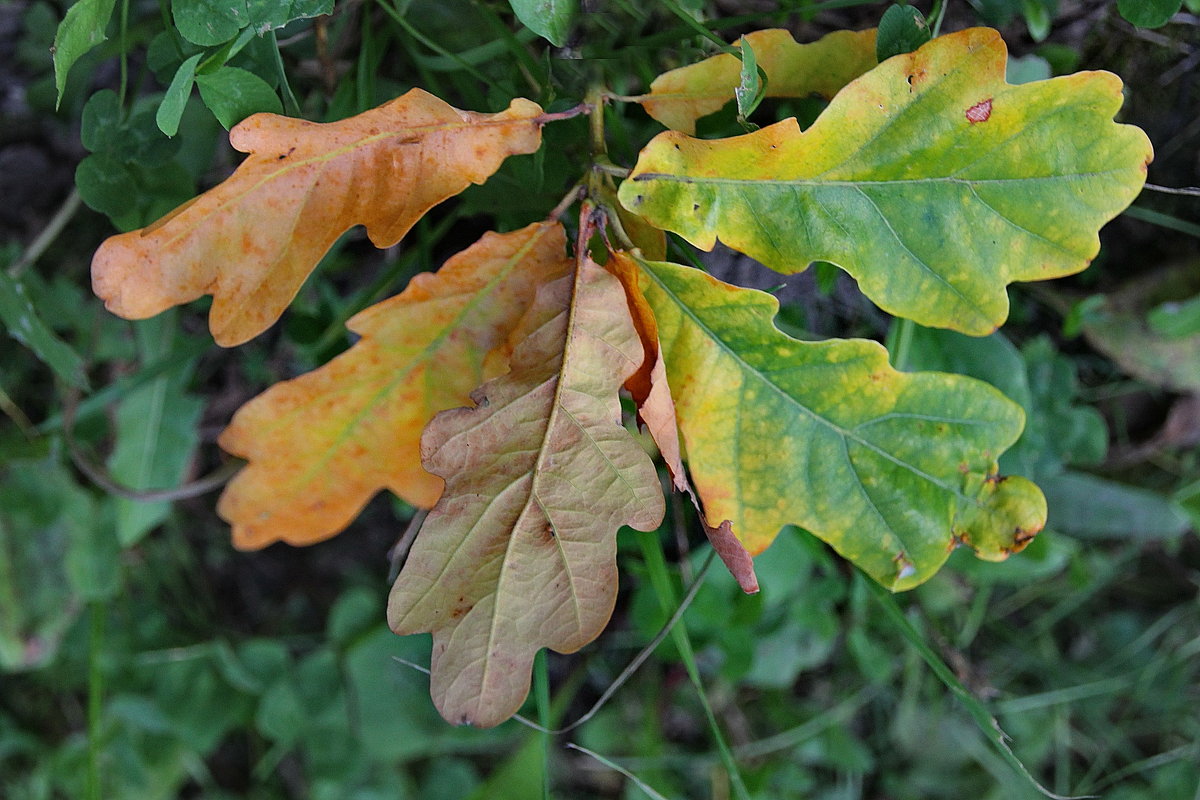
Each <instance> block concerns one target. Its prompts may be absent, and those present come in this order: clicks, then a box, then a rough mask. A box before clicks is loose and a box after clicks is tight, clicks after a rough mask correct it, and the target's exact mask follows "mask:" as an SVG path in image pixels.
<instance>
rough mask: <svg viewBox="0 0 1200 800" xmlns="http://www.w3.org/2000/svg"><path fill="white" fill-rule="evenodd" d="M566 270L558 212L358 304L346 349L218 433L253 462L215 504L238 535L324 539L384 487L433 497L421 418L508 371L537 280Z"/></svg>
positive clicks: (247, 541) (249, 544)
mask: <svg viewBox="0 0 1200 800" xmlns="http://www.w3.org/2000/svg"><path fill="white" fill-rule="evenodd" d="M571 269H572V263H571V261H570V259H568V258H567V255H566V236H565V234H564V232H563V228H562V226H561V225H559V224H558V223H552V222H541V223H537V224H534V225H530V226H528V227H526V228H523V229H521V230H519V231H514V232H512V233H506V234H496V233H488V234H485V235H484V236H483V238H482V239H480V240H479V241H478V242H476V243H475V244H473V245H472V246H471V247H469V248H467V249H466V250H464V251H462V252H461V253H459V254H457V255H455V256H454V257H453V258H451V259H450V260H449V261H447V262H446V263H445V264H444V265H443V266H442V268H441V269H440V270H439V271H438V272H436V273H426V274H422V275H417V276H416V277H415V278H413V279H412V281H411V282H410V283H409V285H408V287H407V288H406V289H405V290H404V291H403V292H402V293H400V294H399V295H397V296H396V297H393V298H391V299H389V300H385V301H384V302H382V303H378V304H377V305H374V306H372V307H370V308H368V309H366V310H365V311H363V312H361V313H359V314H357V315H356V316H355V317H353V318H352V319H351V320H350V322H349V323H348V327H349V328H350V330H352V331H354V332H355V333H357V334H359V335H360V336H361V337H362V338H361V339H360V340H359V341H358V342H357V343H356V344H355V345H354V346H353V347H352V348H350V349H349V350H348V351H346V352H345V353H343V354H342V355H340V356H338V357H337V358H335V359H334V360H333V361H331V362H329V363H328V364H326V365H324V366H323V367H321V368H320V369H317V370H314V371H312V372H310V373H308V374H306V375H302V376H300V377H299V378H295V379H293V380H290V381H284V382H282V383H279V384H276V385H275V386H272V387H271V388H270V389H268V390H267V391H266V392H264V393H263V394H261V395H259V396H258V397H256V398H254V399H253V400H251V401H250V402H249V403H247V404H246V405H245V406H243V407H242V408H241V409H240V410H239V411H238V412H237V414H236V415H235V416H234V418H233V422H232V423H231V424H230V425H229V427H228V428H226V429H225V431H224V432H223V433H222V434H221V438H220V445H221V446H222V447H223V448H225V449H226V450H227V451H229V452H230V453H233V454H234V455H237V456H241V457H242V458H245V459H247V460H248V461H249V462H250V463H249V465H248V466H247V467H246V468H245V469H243V470H242V471H241V472H240V473H238V475H237V477H235V478H234V479H233V481H232V482H231V483H230V484H229V486H228V487H227V488H226V489H225V493H224V494H223V495H222V496H221V501H220V504H219V506H218V511H219V512H220V514H221V516H222V517H224V518H225V519H226V520H227V521H228V522H230V523H231V524H232V525H233V541H234V544H235V545H236V546H237V547H239V548H243V549H251V548H258V547H263V546H265V545H268V544H270V543H272V542H274V541H279V540H282V541H286V542H288V543H290V544H297V545H303V544H312V543H313V542H317V541H320V540H322V539H327V538H329V537H330V536H333V535H335V534H337V533H338V532H340V531H341V530H342V529H343V528H344V527H345V526H346V525H348V524H349V523H350V521H351V520H352V519H353V518H354V517H355V516H356V515H357V514H358V512H359V511H360V510H361V509H362V507H363V506H364V505H365V504H366V502H367V501H368V500H369V499H370V498H371V496H372V495H374V494H375V493H376V492H377V491H379V490H380V489H383V488H387V489H390V490H391V491H392V492H394V493H396V494H397V495H399V496H400V497H402V498H404V499H405V500H406V501H408V502H409V503H412V504H413V505H416V506H422V507H425V508H428V507H430V506H432V505H433V504H434V503H435V502H436V501H437V498H438V495H440V494H441V491H442V479H441V478H438V477H436V476H434V475H430V474H429V473H428V472H426V471H425V469H424V468H423V467H422V466H421V458H420V438H421V430H422V429H423V428H424V427H425V424H426V423H427V422H428V421H429V420H430V419H431V418H432V417H433V415H434V414H436V413H437V412H439V411H443V410H445V409H448V408H455V407H457V406H461V405H463V404H465V403H467V402H469V400H470V393H471V390H473V389H474V388H475V387H477V386H479V384H481V383H483V382H484V381H485V380H488V379H490V378H494V377H496V376H497V375H500V374H503V372H504V371H505V370H507V368H508V356H509V353H510V350H509V345H508V336H509V335H510V334H511V333H512V331H513V330H514V329H515V328H516V326H517V324H518V322H519V321H520V319H521V317H522V315H523V314H524V313H525V311H526V310H527V309H528V308H529V307H530V304H531V303H532V302H533V298H534V295H535V293H536V291H537V287H538V286H540V285H542V284H543V283H547V282H549V281H552V280H554V279H556V278H559V277H561V276H562V275H565V274H566V273H568V272H570V270H571Z"/></svg>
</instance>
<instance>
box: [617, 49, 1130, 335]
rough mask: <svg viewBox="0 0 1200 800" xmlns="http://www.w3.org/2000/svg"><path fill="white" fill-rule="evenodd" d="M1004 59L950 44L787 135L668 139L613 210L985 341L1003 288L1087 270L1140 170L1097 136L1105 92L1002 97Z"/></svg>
mask: <svg viewBox="0 0 1200 800" xmlns="http://www.w3.org/2000/svg"><path fill="white" fill-rule="evenodd" d="M1005 60H1006V50H1005V47H1004V42H1003V41H1002V40H1001V39H1000V36H999V34H997V33H996V32H995V31H992V30H987V29H981V28H980V29H971V30H966V31H962V32H960V33H955V34H950V35H948V36H942V37H940V38H937V39H934V40H933V41H931V42H930V43H929V44H927V45H925V46H923V47H922V48H920V49H919V50H917V51H916V52H915V53H907V54H904V55H900V56H896V57H894V58H891V59H889V60H888V61H886V62H884V63H883V64H881V65H879V66H878V67H876V68H875V69H874V70H872V71H871V72H868V73H867V74H866V75H864V76H862V77H861V78H859V79H857V80H855V81H854V82H852V83H851V84H849V85H848V86H846V87H845V88H844V89H843V90H842V91H841V92H839V93H838V95H837V96H836V97H835V98H834V99H833V101H832V102H831V103H830V104H829V106H828V107H827V108H826V109H825V111H824V112H823V113H822V114H821V116H820V117H819V118H818V119H817V121H816V122H815V123H814V124H813V125H812V127H810V128H809V129H808V130H806V131H804V132H803V133H801V131H800V128H799V126H798V125H797V124H796V121H795V120H794V119H790V120H784V121H783V122H779V123H777V124H775V125H771V126H768V127H765V128H763V129H761V130H759V131H756V132H754V133H751V134H748V135H745V136H738V137H734V138H731V139H722V140H716V141H701V140H698V139H692V138H690V137H688V136H685V135H684V134H681V133H677V132H674V131H668V132H666V133H663V134H660V135H659V136H657V137H655V139H654V140H653V141H651V142H650V144H649V145H647V146H646V148H645V149H644V150H643V151H642V153H641V156H640V157H639V159H638V163H637V166H636V167H635V169H634V171H633V173H632V174H631V176H630V178H629V180H626V181H625V182H624V183H623V184H622V185H621V187H620V190H619V196H620V198H621V202H622V203H623V204H624V205H625V206H626V207H627V208H628V209H630V210H631V211H635V212H637V213H639V214H641V215H642V216H644V217H646V218H647V219H648V220H649V221H650V222H651V223H653V224H655V225H659V226H661V227H665V228H667V229H669V230H672V231H675V232H676V233H679V234H681V235H682V236H683V237H684V238H686V239H687V240H688V241H690V242H692V243H693V244H694V245H696V246H697V247H700V248H702V249H705V250H710V249H712V247H713V246H714V244H715V243H716V240H717V237H720V239H721V240H722V241H723V242H725V243H726V244H727V245H729V246H730V247H733V248H734V249H736V250H740V251H741V252H743V253H746V254H747V255H749V256H752V257H754V258H756V259H758V260H759V261H761V262H762V263H764V264H766V265H767V266H768V267H771V268H772V269H775V270H778V271H780V272H784V273H792V272H799V271H801V270H803V269H805V268H806V267H807V266H808V264H809V263H811V262H813V261H818V260H822V261H829V262H832V263H835V264H838V265H839V266H841V267H842V268H843V269H845V270H846V271H847V272H849V273H850V274H851V275H853V276H854V277H855V278H856V279H857V280H858V282H859V286H860V288H861V289H862V290H863V292H864V293H865V294H866V295H867V296H868V297H870V298H871V299H872V300H874V301H875V303H876V304H878V305H879V306H880V307H881V308H883V309H884V310H886V311H888V312H890V313H892V314H896V315H898V316H904V317H908V318H910V319H913V320H915V321H916V322H919V323H921V324H923V325H927V326H931V327H945V328H953V329H956V330H960V331H963V332H965V333H970V334H975V335H982V334H987V333H990V332H991V331H992V330H993V329H994V328H995V327H996V326H997V325H999V324H1000V323H1001V322H1003V321H1004V319H1005V317H1006V316H1007V314H1008V296H1007V294H1006V292H1005V286H1006V285H1007V284H1008V283H1011V282H1012V281H1018V280H1044V279H1047V278H1055V277H1059V276H1062V275H1068V274H1071V273H1074V272H1078V271H1079V270H1081V269H1083V268H1084V267H1086V266H1087V264H1088V262H1089V261H1090V260H1091V259H1092V258H1093V257H1095V255H1096V253H1097V251H1098V250H1099V248H1100V241H1099V237H1098V236H1097V232H1098V230H1099V228H1100V226H1101V225H1103V224H1104V223H1105V222H1107V221H1108V220H1110V219H1112V218H1113V217H1114V216H1116V215H1117V214H1118V213H1120V211H1121V210H1123V209H1124V208H1125V207H1126V206H1127V205H1129V203H1130V202H1131V201H1132V199H1133V198H1134V196H1136V195H1137V193H1138V192H1139V191H1140V189H1141V186H1142V184H1143V182H1144V181H1145V174H1146V165H1147V164H1148V163H1149V161H1150V158H1151V148H1150V142H1149V140H1148V139H1147V138H1146V135H1145V134H1144V133H1142V131H1141V130H1139V129H1137V128H1135V127H1132V126H1129V125H1118V124H1116V123H1114V122H1113V119H1112V118H1113V114H1114V113H1115V112H1116V111H1117V109H1118V108H1119V107H1120V105H1121V81H1120V79H1118V78H1117V77H1116V76H1115V75H1112V74H1109V73H1106V72H1085V73H1079V74H1077V75H1070V76H1065V77H1061V78H1054V79H1052V80H1048V81H1041V82H1038V83H1028V84H1022V85H1016V86H1014V85H1010V84H1008V83H1006V82H1005V80H1004V69H1005Z"/></svg>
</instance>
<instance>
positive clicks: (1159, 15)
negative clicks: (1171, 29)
mask: <svg viewBox="0 0 1200 800" xmlns="http://www.w3.org/2000/svg"><path fill="white" fill-rule="evenodd" d="M1182 6H1183V0H1117V9H1118V10H1119V11H1120V12H1121V16H1122V17H1124V18H1125V19H1127V20H1129V21H1130V22H1132V23H1133V24H1134V25H1137V26H1138V27H1139V28H1161V27H1162V26H1163V25H1166V24H1167V22H1168V21H1170V19H1171V17H1173V16H1175V15H1176V14H1178V13H1179V9H1180V8H1181V7H1182Z"/></svg>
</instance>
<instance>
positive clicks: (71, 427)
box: [62, 389, 245, 503]
mask: <svg viewBox="0 0 1200 800" xmlns="http://www.w3.org/2000/svg"><path fill="white" fill-rule="evenodd" d="M78 404H79V391H78V390H77V389H72V390H70V391H69V392H67V394H66V397H65V400H64V402H63V426H62V432H63V440H64V441H65V442H66V445H67V451H68V452H69V453H70V455H71V461H72V462H74V464H75V466H76V467H78V468H79V471H80V472H82V473H83V474H84V475H86V476H87V477H88V479H89V480H91V481H92V483H94V484H96V485H97V486H99V487H100V488H101V489H103V490H104V491H106V492H108V493H109V494H112V495H116V496H117V497H123V498H125V499H126V500H136V501H138V502H141V503H155V502H170V501H174V500H184V499H186V498H189V497H198V496H200V495H202V494H208V493H209V492H211V491H213V490H215V489H219V488H221V487H222V486H224V485H225V484H226V483H227V482H228V481H229V479H230V478H232V477H233V476H234V475H235V474H237V472H238V470H240V469H241V468H242V466H243V465H244V464H245V462H244V461H242V460H240V459H232V460H230V461H229V462H227V463H225V464H222V465H221V466H220V467H217V468H216V469H215V470H213V471H212V472H210V473H209V474H208V475H205V476H204V477H203V478H199V479H197V480H195V481H192V482H190V483H185V484H183V485H182V486H176V487H173V488H170V489H150V490H144V491H143V490H139V489H134V488H132V487H130V486H126V485H125V484H123V483H121V482H119V481H118V480H117V479H116V478H114V477H113V476H112V474H111V473H110V472H109V471H108V470H107V469H105V468H104V467H102V466H100V465H99V464H96V463H95V462H93V461H92V460H91V459H90V458H89V457H88V456H87V454H86V453H85V452H84V451H83V448H81V447H80V446H79V442H77V441H76V440H75V409H76V407H77V406H78Z"/></svg>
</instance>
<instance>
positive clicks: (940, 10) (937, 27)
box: [929, 0, 950, 37]
mask: <svg viewBox="0 0 1200 800" xmlns="http://www.w3.org/2000/svg"><path fill="white" fill-rule="evenodd" d="M948 5H950V3H949V2H947V0H937V3H935V4H934V6H933V8H932V9H931V10H930V12H929V16H930V17H933V18H934V20H933V28H932V30H931V31H930V34H931V35H932V36H934V37H937V36H938V35H939V34H940V33H941V32H942V20H944V19H945V18H946V7H947V6H948Z"/></svg>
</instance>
